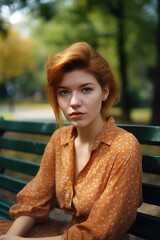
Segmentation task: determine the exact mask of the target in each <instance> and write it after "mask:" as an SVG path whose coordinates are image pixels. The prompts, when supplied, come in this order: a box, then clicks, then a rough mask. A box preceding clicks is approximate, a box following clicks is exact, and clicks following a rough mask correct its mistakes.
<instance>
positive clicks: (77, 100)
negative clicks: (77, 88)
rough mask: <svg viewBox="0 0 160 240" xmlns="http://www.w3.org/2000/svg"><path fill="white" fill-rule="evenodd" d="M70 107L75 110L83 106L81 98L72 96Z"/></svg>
mask: <svg viewBox="0 0 160 240" xmlns="http://www.w3.org/2000/svg"><path fill="white" fill-rule="evenodd" d="M70 105H71V107H73V108H75V107H79V106H81V100H80V98H79V97H78V96H77V95H72V97H71V100H70Z"/></svg>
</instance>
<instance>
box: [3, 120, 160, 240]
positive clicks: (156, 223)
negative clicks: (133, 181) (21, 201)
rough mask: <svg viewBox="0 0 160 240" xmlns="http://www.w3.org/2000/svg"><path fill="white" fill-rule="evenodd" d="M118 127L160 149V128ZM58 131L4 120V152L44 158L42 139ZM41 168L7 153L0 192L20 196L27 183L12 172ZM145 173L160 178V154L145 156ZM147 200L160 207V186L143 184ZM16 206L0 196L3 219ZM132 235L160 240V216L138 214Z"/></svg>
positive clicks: (47, 124) (32, 172)
mask: <svg viewBox="0 0 160 240" xmlns="http://www.w3.org/2000/svg"><path fill="white" fill-rule="evenodd" d="M118 126H120V127H122V128H124V129H126V130H127V131H129V132H132V133H133V134H134V135H135V136H136V137H137V139H138V140H139V142H140V143H141V144H146V145H153V146H160V126H147V125H127V124H119V125H118ZM56 128H57V126H56V123H51V122H47V121H46V122H25V121H10V120H4V119H0V149H6V150H7V151H8V150H13V151H16V152H23V153H31V154H36V155H38V156H39V157H40V158H41V155H42V154H43V151H44V149H45V146H46V143H47V141H40V139H41V138H42V136H45V135H46V136H48V138H49V136H50V135H51V134H52V133H53V132H54V131H55V129H56ZM10 132H11V133H12V132H13V133H15V134H17V133H23V134H27V138H26V139H24V137H23V139H18V138H14V137H12V136H11V137H10V136H9V137H8V136H5V135H6V133H10ZM33 135H37V136H38V140H37V139H36V140H33ZM28 136H29V139H28ZM6 150H5V151H6ZM7 151H6V152H7ZM2 152H3V151H2ZM38 168H39V163H36V162H29V161H27V160H26V159H19V158H15V157H11V156H9V155H8V156H7V155H6V153H5V155H2V154H0V191H1V190H4V189H5V190H7V191H9V192H12V193H15V194H16V193H18V192H19V191H20V189H22V188H23V187H24V186H25V184H26V183H27V181H26V180H24V179H22V178H21V177H18V178H17V177H16V176H12V174H11V175H9V174H10V171H13V172H16V173H17V172H18V173H24V174H26V175H30V176H34V175H35V174H36V173H37V171H38ZM8 172H9V173H8ZM143 172H145V173H148V174H154V175H157V176H158V177H160V155H153V154H152V155H151V154H144V155H143ZM15 175H16V174H15ZM143 201H144V203H147V204H151V205H155V206H158V207H160V186H159V185H157V184H153V183H143ZM12 204H13V202H11V201H8V200H7V199H5V198H4V196H1V194H0V219H8V220H9V219H10V217H9V214H8V210H9V208H10V206H11V205H12ZM129 233H130V234H132V235H135V236H138V237H141V238H144V239H149V240H160V215H159V216H153V215H151V214H148V213H144V212H139V211H138V212H137V218H136V221H135V223H134V224H133V226H132V227H131V229H130V231H129Z"/></svg>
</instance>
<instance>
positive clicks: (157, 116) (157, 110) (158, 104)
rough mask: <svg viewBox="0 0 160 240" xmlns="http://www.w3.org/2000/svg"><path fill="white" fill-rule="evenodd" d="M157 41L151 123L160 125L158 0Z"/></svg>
mask: <svg viewBox="0 0 160 240" xmlns="http://www.w3.org/2000/svg"><path fill="white" fill-rule="evenodd" d="M157 16H158V21H157V37H156V39H157V41H156V47H157V55H156V70H155V75H154V78H155V85H154V94H153V103H152V108H153V113H152V119H151V123H152V124H154V125H160V97H159V91H160V0H157Z"/></svg>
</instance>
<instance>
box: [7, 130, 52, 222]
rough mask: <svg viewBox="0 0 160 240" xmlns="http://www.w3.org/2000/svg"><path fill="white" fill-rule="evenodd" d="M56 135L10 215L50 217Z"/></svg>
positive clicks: (36, 218)
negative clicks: (35, 173)
mask: <svg viewBox="0 0 160 240" xmlns="http://www.w3.org/2000/svg"><path fill="white" fill-rule="evenodd" d="M53 140H54V135H53V136H52V137H51V139H50V141H49V142H48V144H47V146H46V148H45V151H44V154H43V157H42V161H41V165H40V169H39V171H38V173H37V175H36V176H35V178H33V180H31V181H30V182H29V183H28V184H27V185H26V186H25V187H24V188H23V189H22V190H21V191H20V192H19V193H18V195H17V204H15V205H13V206H12V207H11V208H10V211H9V212H10V216H11V218H12V219H13V220H14V219H16V218H17V217H19V216H22V215H23V216H26V215H27V216H31V217H33V218H34V219H35V221H38V222H43V221H46V220H47V219H48V215H49V212H50V210H51V209H52V208H53V207H54V201H55V199H54V198H55V180H54V179H55V164H54V141H53Z"/></svg>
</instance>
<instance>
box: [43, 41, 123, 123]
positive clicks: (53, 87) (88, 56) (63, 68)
mask: <svg viewBox="0 0 160 240" xmlns="http://www.w3.org/2000/svg"><path fill="white" fill-rule="evenodd" d="M78 69H81V70H85V71H87V72H88V73H90V74H92V75H93V76H94V77H95V78H96V80H97V81H98V83H99V84H100V86H101V87H102V89H103V87H104V86H106V84H108V85H109V86H110V92H109V96H108V98H107V99H106V101H103V102H102V108H101V115H102V117H103V118H104V117H105V114H106V112H107V111H108V109H109V108H110V107H111V106H112V105H113V104H114V103H115V102H116V100H117V99H118V95H119V91H118V87H117V84H116V81H115V79H114V76H113V74H112V71H111V69H110V66H109V64H108V63H107V61H106V60H105V59H104V58H103V57H102V56H101V55H100V54H99V53H97V52H96V51H95V50H94V49H93V48H92V47H91V46H90V45H89V44H88V43H86V42H78V43H74V44H72V45H71V46H70V47H68V48H66V49H65V50H64V51H62V52H60V53H57V54H55V55H53V56H51V57H50V58H49V60H48V62H47V63H46V74H47V93H48V96H49V99H50V103H51V105H52V107H53V110H54V114H55V117H56V121H57V122H58V123H62V121H63V117H62V114H61V110H60V108H59V105H58V100H57V89H58V86H59V84H60V82H61V79H62V77H63V75H64V74H65V73H67V72H70V71H73V70H78Z"/></svg>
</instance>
